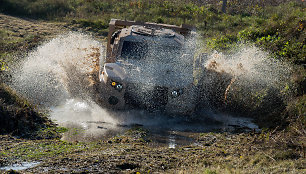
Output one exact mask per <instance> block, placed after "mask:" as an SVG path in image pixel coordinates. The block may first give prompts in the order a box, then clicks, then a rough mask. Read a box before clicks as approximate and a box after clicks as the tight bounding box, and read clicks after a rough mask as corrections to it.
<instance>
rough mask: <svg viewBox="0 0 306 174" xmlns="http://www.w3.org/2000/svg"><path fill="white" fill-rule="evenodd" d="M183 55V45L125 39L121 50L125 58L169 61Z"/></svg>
mask: <svg viewBox="0 0 306 174" xmlns="http://www.w3.org/2000/svg"><path fill="white" fill-rule="evenodd" d="M179 56H181V47H178V46H173V45H163V44H156V43H153V42H152V43H151V44H150V43H149V44H148V43H144V42H131V41H124V42H123V46H122V51H121V57H122V58H123V59H134V60H141V59H147V58H149V59H150V60H159V61H164V62H165V61H168V60H171V59H173V58H175V57H179Z"/></svg>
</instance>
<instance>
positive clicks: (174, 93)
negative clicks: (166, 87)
mask: <svg viewBox="0 0 306 174" xmlns="http://www.w3.org/2000/svg"><path fill="white" fill-rule="evenodd" d="M182 94H183V89H175V90H173V91H172V92H171V96H172V97H173V98H175V97H178V96H180V95H182Z"/></svg>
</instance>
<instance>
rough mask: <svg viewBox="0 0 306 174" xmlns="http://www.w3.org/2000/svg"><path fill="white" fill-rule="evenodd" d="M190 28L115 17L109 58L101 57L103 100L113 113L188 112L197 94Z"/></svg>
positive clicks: (112, 21)
mask: <svg viewBox="0 0 306 174" xmlns="http://www.w3.org/2000/svg"><path fill="white" fill-rule="evenodd" d="M192 30H193V28H192V27H191V26H188V25H181V26H180V27H179V26H175V25H167V24H156V23H143V22H134V21H123V20H117V19H112V20H111V21H110V24H109V33H108V38H107V39H108V41H107V50H106V57H105V58H103V59H100V71H99V80H100V84H101V87H100V89H101V91H100V93H101V96H99V97H100V98H99V100H100V101H101V102H102V104H104V105H105V106H107V108H112V109H126V108H131V107H132V108H135V107H137V108H145V109H148V110H150V111H162V112H168V113H179V114H190V113H192V112H193V111H194V109H195V106H196V102H197V94H196V90H195V86H194V84H193V81H194V80H193V62H194V61H193V58H194V56H193V54H192V52H193V50H191V49H190V48H189V45H190V44H187V43H188V39H187V38H188V36H189V35H190V34H191V33H192V32H193V31H192Z"/></svg>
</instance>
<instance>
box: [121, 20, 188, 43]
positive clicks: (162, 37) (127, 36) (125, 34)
mask: <svg viewBox="0 0 306 174" xmlns="http://www.w3.org/2000/svg"><path fill="white" fill-rule="evenodd" d="M120 38H124V40H129V41H139V42H141V41H145V40H147V41H149V40H152V41H153V40H159V41H160V42H165V43H170V44H171V43H172V44H173V45H176V44H177V43H178V44H180V45H182V44H183V42H184V36H183V35H181V34H178V33H176V32H174V31H173V30H171V29H165V28H149V27H145V26H140V25H132V26H130V27H128V28H124V29H122V31H121V33H120Z"/></svg>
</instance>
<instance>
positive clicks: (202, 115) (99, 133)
mask: <svg viewBox="0 0 306 174" xmlns="http://www.w3.org/2000/svg"><path fill="white" fill-rule="evenodd" d="M71 116H73V119H71ZM51 118H53V119H54V120H56V121H57V122H58V123H59V124H60V125H62V126H64V127H67V128H69V131H68V132H66V133H64V136H63V140H66V141H95V140H106V139H108V138H110V137H114V136H118V135H122V134H124V133H125V132H126V131H128V130H130V129H133V128H135V127H138V128H139V127H141V128H143V129H144V130H146V131H148V136H149V137H148V139H150V140H151V143H150V144H151V145H152V146H168V147H169V148H176V147H177V146H182V145H191V144H195V143H196V141H195V139H194V138H193V137H196V135H197V134H199V133H203V132H223V131H226V132H235V131H238V130H239V131H244V132H245V131H258V130H259V129H258V126H257V125H255V124H254V123H252V120H251V119H250V118H243V117H233V116H230V115H226V114H221V113H214V112H212V111H211V112H208V111H206V110H202V111H198V112H197V113H195V115H193V116H191V117H186V116H173V115H172V116H169V115H165V114H162V113H150V112H147V111H145V110H128V111H116V112H115V111H106V110H104V109H102V108H100V107H99V106H98V105H96V104H95V103H90V102H88V101H84V100H83V101H82V100H68V101H67V102H66V103H65V104H64V105H61V106H58V107H55V108H52V112H51Z"/></svg>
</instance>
